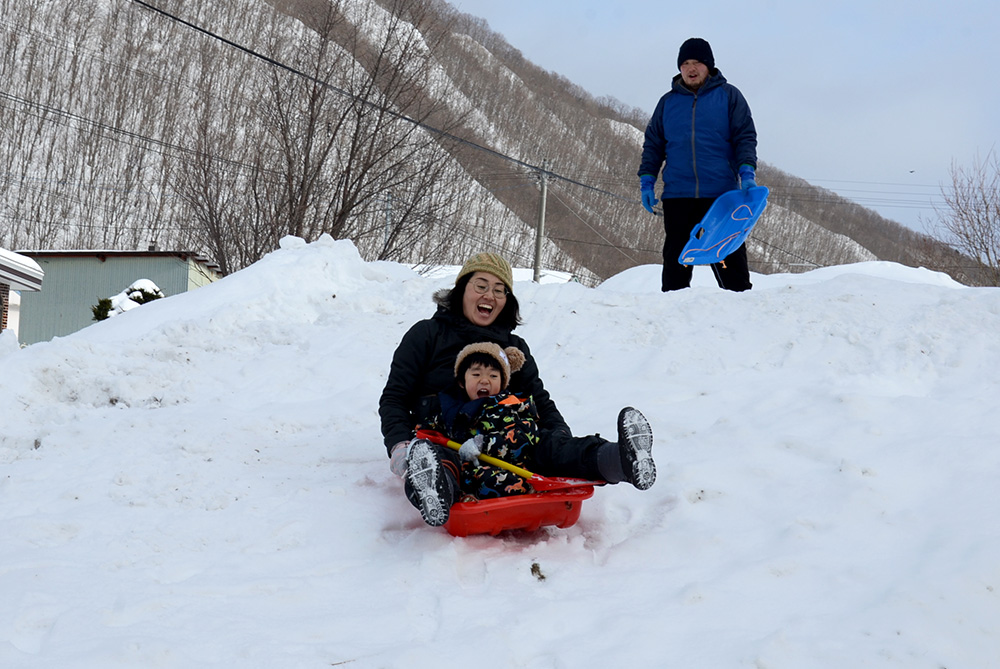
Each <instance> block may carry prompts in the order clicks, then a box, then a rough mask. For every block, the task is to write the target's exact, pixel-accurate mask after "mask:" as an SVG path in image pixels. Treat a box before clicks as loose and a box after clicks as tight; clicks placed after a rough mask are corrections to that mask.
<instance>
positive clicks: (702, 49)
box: [677, 37, 715, 70]
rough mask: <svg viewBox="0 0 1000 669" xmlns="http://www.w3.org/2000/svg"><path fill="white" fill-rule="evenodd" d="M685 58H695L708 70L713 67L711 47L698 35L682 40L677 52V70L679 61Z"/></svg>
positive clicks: (679, 66) (713, 58) (713, 59)
mask: <svg viewBox="0 0 1000 669" xmlns="http://www.w3.org/2000/svg"><path fill="white" fill-rule="evenodd" d="M685 60H697V61H699V62H700V63H703V64H704V65H705V67H707V68H708V69H710V70H711V69H713V68H715V57H714V56H713V55H712V47H711V46H709V44H708V42H706V41H705V40H703V39H702V38H700V37H692V38H691V39H689V40H687V41H686V42H684V44H681V50H680V51H679V52H678V53H677V69H678V70H679V69H681V63H683V62H684V61H685Z"/></svg>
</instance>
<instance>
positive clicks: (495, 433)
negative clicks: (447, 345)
mask: <svg viewBox="0 0 1000 669" xmlns="http://www.w3.org/2000/svg"><path fill="white" fill-rule="evenodd" d="M441 396H442V397H441V400H442V402H441V403H442V409H443V416H442V418H441V420H440V421H435V422H436V423H438V425H437V429H441V428H442V427H443V428H444V431H445V432H446V433H447V434H449V436H450V437H451V438H452V439H454V440H455V441H458V442H464V441H465V440H466V439H469V438H470V437H472V436H474V435H477V434H481V435H483V444H482V447H481V452H482V453H483V454H484V455H492V456H493V457H495V458H499V459H501V460H503V461H505V462H509V463H510V464H512V465H517V466H518V467H525V468H530V464H531V455H532V451H533V450H534V447H535V445H536V444H537V443H538V440H539V436H538V422H537V421H538V416H537V414H536V413H535V405H534V403H533V402H532V401H531V398H529V399H528V400H521V399H519V398H517V397H515V396H514V395H512V394H510V393H509V392H501V393H500V394H499V395H494V396H492V397H487V398H485V399H482V400H470V401H466V402H465V403H464V404H461V405H460V406H458V407H457V410H456V409H455V407H454V404H452V406H451V407H449V406H448V405H449V402H448V400H447V399H446V396H447V394H446V393H441ZM451 402H452V403H454V402H455V399H454V397H451ZM449 408H450V409H451V410H450V411H449ZM448 418H451V420H448ZM459 484H460V487H461V490H462V493H464V494H471V495H475V496H476V497H478V498H479V499H490V498H494V497H508V496H510V495H524V494H526V493H529V492H531V489H530V488H529V487H528V484H527V482H526V481H525V480H524V479H523V478H521V477H520V476H518V475H517V474H514V473H513V472H508V471H507V470H505V469H501V468H500V467H494V466H492V465H486V464H483V463H482V462H478V461H475V462H466V463H463V464H462V476H461V481H460V482H459Z"/></svg>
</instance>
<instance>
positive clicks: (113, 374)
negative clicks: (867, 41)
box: [0, 238, 1000, 669]
mask: <svg viewBox="0 0 1000 669" xmlns="http://www.w3.org/2000/svg"><path fill="white" fill-rule="evenodd" d="M522 276H529V274H528V273H523V274H522ZM696 276H697V281H696V283H698V284H699V285H697V286H696V287H695V288H693V289H691V290H688V291H684V292H681V293H674V294H661V293H659V292H658V284H659V268H658V267H655V266H645V267H639V268H636V269H633V270H630V271H627V272H625V273H624V274H621V275H618V276H616V277H613V278H612V279H610V280H608V281H606V282H605V283H604V284H603V285H602V286H600V287H598V288H596V289H589V288H585V287H583V286H581V285H579V284H573V283H543V284H542V285H536V284H533V283H530V282H528V281H518V282H517V283H516V286H515V289H516V292H517V294H518V297H519V299H520V301H521V304H522V312H523V315H524V317H525V320H526V324H525V325H524V326H523V327H522V328H520V329H519V332H520V333H521V334H522V335H523V336H524V337H525V338H526V339H527V340H528V342H529V343H530V344H531V346H532V350H533V352H534V354H535V356H536V358H537V359H538V362H539V365H540V367H541V370H542V376H543V378H544V379H545V382H546V385H547V386H548V388H549V390H550V391H551V392H552V395H553V397H554V398H555V399H556V401H557V402H558V404H559V406H560V409H561V410H562V412H563V414H564V415H565V416H566V417H567V419H568V421H569V423H570V424H571V425H572V426H573V427H574V430H575V431H576V432H577V433H580V434H583V433H588V432H594V431H600V432H603V433H605V434H613V432H614V417H615V415H616V413H617V410H618V408H619V407H621V406H623V405H625V404H630V405H634V406H636V407H639V408H640V409H642V410H643V412H644V413H645V414H646V415H647V417H648V418H649V419H650V422H651V423H652V425H653V429H654V433H655V435H656V448H655V450H654V454H655V455H656V459H657V463H658V468H659V472H660V478H659V480H658V481H657V483H656V485H655V486H654V487H653V488H652V489H651V490H650V491H647V492H645V493H643V492H639V491H636V490H634V489H631V488H629V487H625V486H614V487H607V488H602V489H599V490H598V491H597V492H596V494H595V496H594V498H593V499H591V500H589V501H588V502H586V503H585V504H584V508H583V513H582V515H581V518H580V521H579V523H578V524H577V525H576V526H574V527H572V528H568V529H565V530H559V529H552V530H544V531H539V532H537V533H532V534H516V535H510V536H502V537H498V538H489V537H470V538H465V539H456V538H452V537H450V536H449V535H448V534H446V533H445V532H444V531H442V530H439V529H432V528H429V527H426V526H425V525H424V524H423V523H422V521H421V520H420V517H419V515H418V514H417V512H416V511H415V510H414V509H413V508H411V507H410V506H409V505H408V504H407V502H406V501H405V500H404V498H403V496H402V493H401V484H400V481H399V480H398V479H396V478H395V477H393V475H392V474H391V473H390V472H389V469H388V466H387V464H388V461H387V459H386V457H385V450H384V448H383V447H382V444H381V437H380V434H379V428H378V416H377V402H378V397H379V394H380V392H381V389H382V385H383V383H384V380H385V373H386V371H387V368H388V364H389V359H390V356H391V354H392V351H393V349H394V347H395V345H396V343H397V342H398V340H399V338H400V337H401V336H402V334H403V332H405V330H406V329H407V328H408V327H409V326H410V325H411V324H412V323H413V322H414V321H416V320H418V319H420V318H424V317H427V316H429V315H430V314H431V312H432V310H433V305H432V303H431V301H430V295H431V293H432V292H433V291H434V290H435V289H437V288H440V287H443V286H446V285H449V284H450V282H451V281H452V279H451V278H450V277H447V278H429V277H425V276H421V275H418V274H416V273H414V272H413V271H411V270H410V269H409V268H407V267H405V266H402V265H397V264H392V263H378V262H376V263H365V262H363V261H362V260H361V258H360V257H359V255H358V253H357V251H356V250H355V248H354V247H353V246H352V245H350V244H349V243H347V242H333V241H332V240H330V239H329V238H323V239H321V240H319V241H317V242H315V243H313V244H309V245H306V244H305V243H303V242H301V241H299V240H295V239H291V238H289V239H286V240H285V241H284V242H283V248H282V249H281V250H279V251H276V252H274V253H272V254H270V255H269V256H267V257H266V258H264V259H263V260H262V261H260V262H259V263H257V264H255V265H253V266H251V267H249V268H248V269H246V270H244V271H242V272H238V273H236V274H234V275H232V276H230V277H228V278H226V279H224V280H223V281H220V282H218V283H216V284H213V285H211V286H207V287H205V288H200V289H198V290H196V291H194V292H191V293H187V294H184V295H180V296H175V297H169V298H167V299H162V300H158V301H155V302H152V303H150V304H146V305H144V306H142V307H141V308H139V309H134V310H132V311H130V312H128V313H126V314H123V315H121V316H119V317H117V318H115V319H112V320H109V321H105V322H102V323H99V324H96V325H94V326H92V327H90V328H87V329H86V330H84V331H82V332H79V333H77V334H75V335H72V336H69V337H66V338H62V339H57V340H54V341H52V342H49V343H44V344H36V345H33V346H31V347H28V348H26V349H18V348H17V346H16V342H15V341H14V340H13V337H12V336H11V335H10V333H9V332H8V333H6V334H4V335H3V336H2V337H0V412H2V414H0V415H2V416H3V418H2V420H0V536H2V537H3V541H2V542H0V599H2V601H3V606H2V607H0V666H3V667H101V668H107V667H144V668H146V667H178V668H180V667H183V668H185V669H187V668H189V667H227V668H228V667H234V666H239V667H316V668H319V667H330V666H348V667H424V666H441V664H442V662H444V663H470V664H472V663H474V664H475V666H478V667H514V666H521V667H599V666H635V667H653V666H656V667H662V666H677V667H738V666H746V667H767V668H769V669H776V668H789V669H792V668H794V669H800V668H802V667H829V668H837V669H841V668H843V667H927V668H937V667H949V668H952V667H989V666H996V665H995V663H996V662H997V658H998V657H1000V593H998V589H1000V562H998V560H997V556H998V555H1000V520H998V518H1000V501H998V499H997V496H996V494H995V487H996V483H995V478H996V473H997V471H1000V452H998V447H997V445H998V444H1000V422H998V421H997V420H996V416H995V410H996V402H997V400H996V398H997V397H998V396H1000V382H998V380H997V376H996V373H995V370H996V369H998V368H1000V344H998V341H997V337H996V333H997V332H998V331H1000V291H998V290H997V289H973V288H963V287H960V286H959V285H957V284H955V283H954V282H952V281H951V280H950V279H948V278H946V277H943V276H942V275H939V274H935V273H931V272H928V271H924V270H915V269H909V268H904V267H902V266H898V265H893V264H888V263H865V264H860V265H850V266H842V267H836V268H828V269H824V270H817V271H814V272H810V273H806V274H801V275H794V276H792V275H772V276H754V277H753V279H754V283H755V288H754V290H753V291H751V292H749V293H745V294H733V293H727V292H722V291H719V290H718V289H716V288H714V287H712V285H711V284H712V281H711V279H710V278H709V277H708V276H702V274H701V273H700V272H699V273H697V275H696ZM533 565H537V567H536V568H535V573H533V571H532V566H533Z"/></svg>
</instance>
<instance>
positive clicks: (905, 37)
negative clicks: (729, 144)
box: [449, 0, 1000, 230]
mask: <svg viewBox="0 0 1000 669" xmlns="http://www.w3.org/2000/svg"><path fill="white" fill-rule="evenodd" d="M449 1H450V2H451V3H452V4H453V5H454V6H456V7H457V8H458V9H459V10H461V11H463V12H465V13H467V14H472V15H474V16H479V17H482V18H484V19H486V21H487V22H488V23H489V25H490V27H491V28H492V29H493V30H494V31H495V32H498V33H500V34H502V35H503V36H504V37H505V38H506V39H507V41H508V42H509V43H510V44H511V45H512V46H513V47H515V48H517V49H519V50H520V51H521V53H523V54H524V56H525V57H526V58H528V59H529V60H530V61H532V62H533V63H535V64H536V65H538V66H540V67H542V68H544V69H546V70H549V71H552V72H556V73H559V74H561V75H563V76H565V77H566V78H567V79H569V80H570V81H572V82H574V83H577V84H579V85H580V86H582V87H583V88H584V89H586V90H587V91H589V92H590V93H591V94H593V95H595V96H602V95H611V96H613V97H615V98H617V99H618V100H620V101H622V102H624V103H626V104H628V105H630V106H635V107H638V108H640V109H643V110H647V111H648V112H649V113H652V110H653V107H654V106H655V105H656V102H657V100H658V99H659V97H660V96H661V95H662V94H663V93H664V92H666V90H667V89H668V87H669V85H670V79H671V77H673V75H674V74H676V73H677V50H678V47H679V46H680V44H681V42H683V41H684V40H685V39H687V38H688V37H703V38H705V39H706V40H708V41H709V42H710V43H711V45H712V50H713V51H714V54H715V63H716V67H718V68H719V69H720V70H721V71H722V73H723V74H724V75H725V76H726V78H727V79H728V80H729V82H730V83H732V84H734V85H735V86H736V87H737V88H739V89H740V90H741V91H742V92H743V94H744V96H745V97H746V98H747V100H748V101H749V103H750V107H751V110H752V111H753V115H754V120H755V122H756V125H757V134H758V157H759V158H760V159H761V160H763V161H765V162H767V163H769V164H771V165H774V166H775V167H778V168H780V169H782V170H784V171H786V172H790V173H791V174H794V175H795V176H798V177H801V178H803V179H806V180H807V181H809V182H810V183H813V184H815V185H818V186H823V187H825V188H829V189H830V190H834V191H837V192H839V193H841V194H842V195H844V196H846V197H849V198H851V199H853V200H855V201H857V202H859V203H860V204H863V205H865V206H868V207H871V208H873V209H876V210H877V211H879V213H881V214H882V215H883V216H886V217H887V218H892V219H894V220H897V221H899V222H901V223H904V224H906V225H908V226H910V227H912V228H915V229H917V230H924V229H925V227H924V226H923V225H922V223H921V222H920V220H921V219H925V220H930V219H934V218H935V214H934V210H933V208H932V206H931V202H932V201H934V202H937V203H938V204H940V201H941V197H940V192H941V188H940V187H941V185H946V184H950V182H951V178H950V174H949V173H950V169H951V166H952V162H953V161H955V162H956V163H957V164H960V165H962V166H967V167H968V166H971V165H972V164H974V163H975V161H976V160H977V156H978V158H979V159H980V160H982V159H983V158H985V157H986V155H987V154H988V153H989V152H990V151H991V150H996V151H998V152H1000V82H998V76H1000V3H998V2H996V0H955V1H954V2H931V1H926V0H911V1H909V2H901V1H898V0H847V1H839V2H824V3H809V2H802V1H801V0H772V1H767V0H759V1H758V2H721V1H718V0H705V1H703V2H697V3H674V2H669V1H668V2H664V1H663V0H449ZM638 160H639V156H638V155H637V156H636V167H638ZM557 171H558V169H557ZM636 184H637V186H636V188H637V189H638V178H637V179H636Z"/></svg>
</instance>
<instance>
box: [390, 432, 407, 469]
mask: <svg viewBox="0 0 1000 669" xmlns="http://www.w3.org/2000/svg"><path fill="white" fill-rule="evenodd" d="M409 450H410V441H409V439H407V440H406V441H401V442H399V443H398V444H396V445H395V446H393V447H392V451H391V452H390V454H389V469H390V471H392V473H393V474H395V475H396V476H399V477H400V478H402V477H404V476H406V453H407V451H409Z"/></svg>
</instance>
